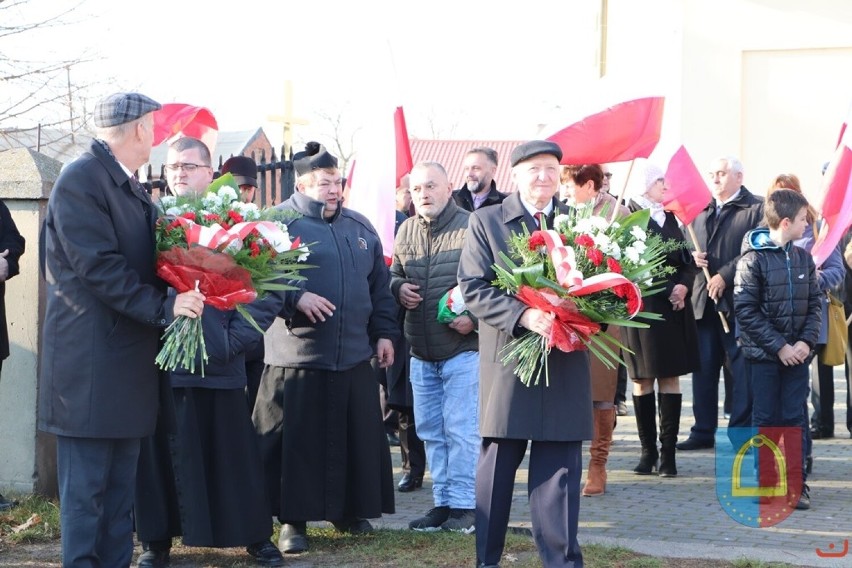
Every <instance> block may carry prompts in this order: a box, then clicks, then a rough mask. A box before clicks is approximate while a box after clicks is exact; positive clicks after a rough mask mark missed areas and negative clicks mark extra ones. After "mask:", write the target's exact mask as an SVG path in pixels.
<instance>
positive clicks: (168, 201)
mask: <svg viewBox="0 0 852 568" xmlns="http://www.w3.org/2000/svg"><path fill="white" fill-rule="evenodd" d="M175 205H177V198H176V197H175V196H174V195H164V196H162V197H161V198H160V208H161V209H162V210H163V211H166V210H168V209H169V208H170V207H174V206H175Z"/></svg>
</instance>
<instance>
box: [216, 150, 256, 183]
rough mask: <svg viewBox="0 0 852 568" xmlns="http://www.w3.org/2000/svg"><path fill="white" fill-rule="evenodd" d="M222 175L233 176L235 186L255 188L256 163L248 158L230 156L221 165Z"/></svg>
mask: <svg viewBox="0 0 852 568" xmlns="http://www.w3.org/2000/svg"><path fill="white" fill-rule="evenodd" d="M222 173H223V174H227V173H230V174H231V175H232V176H234V181H236V182H237V185H252V186H254V187H257V163H256V162H255V161H254V160H252V159H251V158H249V157H248V156H231V157H230V158H228V159H227V160H225V163H224V164H222Z"/></svg>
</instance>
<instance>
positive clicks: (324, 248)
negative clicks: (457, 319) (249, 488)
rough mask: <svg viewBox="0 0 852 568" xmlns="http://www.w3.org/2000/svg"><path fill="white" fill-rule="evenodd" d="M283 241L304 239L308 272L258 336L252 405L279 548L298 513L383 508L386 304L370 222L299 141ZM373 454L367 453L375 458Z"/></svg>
mask: <svg viewBox="0 0 852 568" xmlns="http://www.w3.org/2000/svg"><path fill="white" fill-rule="evenodd" d="M293 161H294V166H295V168H296V175H297V176H298V177H297V179H296V192H295V193H294V194H293V195H292V196H291V197H290V198H289V199H287V200H286V201H285V202H284V203H282V204H281V205H279V206H278V208H279V209H282V210H285V211H290V212H295V213H297V214H298V215H295V216H293V218H292V220H291V221H289V222H288V230H289V232H290V235H291V236H293V237H299V238H300V239H301V241H302V242H303V243H313V244H312V245H311V257H310V259H309V262H310V263H311V264H312V265H315V266H316V268H313V269H311V270H310V271H306V272H305V276H306V278H307V279H306V280H299V281H294V282H291V284H293V285H294V286H296V287H297V288H298V290H296V291H294V292H292V293H291V294H288V300H287V303H286V304H285V306H284V309H283V310H282V312H281V317H279V318H278V319H276V321H275V323H273V324H272V327H270V328H269V330H268V331H267V333H266V336H265V340H264V349H265V351H266V356H265V361H266V367H265V369H264V372H263V377H262V379H261V384H260V390H259V391H258V394H257V402H256V404H255V408H254V416H253V418H254V423H255V428H256V429H257V431H258V433H259V434H260V436H261V451H262V453H263V454H264V456H263V457H264V461H265V463H266V468H267V470H266V475H267V479H268V480H270V487H268V489H269V495H270V497H271V499H272V509H273V511H274V513H275V514H277V515H278V518H279V520H280V521H281V523H282V524H283V526H282V527H281V534H280V538H279V540H278V546H279V548H280V549H281V552H284V553H297V552H302V551H304V550H306V549H307V547H308V541H307V536H306V533H305V526H306V523H307V522H308V521H321V520H327V521H331V522H332V523H333V524H334V526H335V527H336V528H337V529H338V530H339V531H341V532H353V533H360V532H368V531H370V530H372V526H371V525H370V523H369V522H368V521H367V519H373V518H377V517H380V516H381V515H382V514H383V513H393V512H394V491H393V468H392V466H391V458H390V449H389V447H388V444H387V438H386V437H385V434H384V428H383V425H382V415H381V408H380V405H379V391H378V387H379V385H378V384H377V382H376V379H375V374H374V371H373V369H372V367H371V365H370V359H371V358H373V357H376V358H377V360H378V364H379V366H380V367H381V368H387V367H389V366H390V365H392V364H393V360H394V350H393V340H394V339H396V338H397V337H398V336H399V333H400V331H399V326H398V324H397V321H396V314H397V304H396V301H395V300H394V299H393V296H391V292H390V272H389V271H388V267H387V265H386V264H385V259H384V254H383V252H382V244H381V241H380V240H379V236H378V235H377V234H376V230H375V229H374V228H373V226H372V225H371V224H370V222H369V221H368V220H367V219H366V217H364V216H363V215H361V214H359V213H356V212H354V211H352V210H350V209H347V208H345V207H343V205H342V203H341V201H342V196H343V179H342V177H341V175H340V170H339V169H338V168H337V159H336V158H335V157H334V156H332V155H331V154H329V153H328V152H327V151H326V149H325V148H323V147H322V146H321V145H320V144H317V143H311V144H309V145H308V148H307V149H306V151H305V152H303V153H299V154H297V155H295V156H293ZM377 458H378V459H377Z"/></svg>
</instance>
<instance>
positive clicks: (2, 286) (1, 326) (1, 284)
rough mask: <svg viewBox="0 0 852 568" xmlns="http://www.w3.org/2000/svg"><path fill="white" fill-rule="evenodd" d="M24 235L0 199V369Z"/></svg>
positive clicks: (0, 507) (5, 504)
mask: <svg viewBox="0 0 852 568" xmlns="http://www.w3.org/2000/svg"><path fill="white" fill-rule="evenodd" d="M24 246H25V242H24V237H22V236H21V233H19V232H18V227H17V226H15V221H14V220H13V219H12V214H11V213H10V212H9V208H8V207H6V204H5V203H3V202H2V201H0V369H2V368H3V360H4V359H6V358H7V357H8V356H9V331H8V329H6V300H5V297H6V280H8V279H9V278H12V277H13V276H16V275H17V274H18V259H19V258H21V255H22V254H24ZM12 505H14V502H13V501H9V500H7V499H6V498H5V497H3V495H0V511H5V510H7V509H10V508H12Z"/></svg>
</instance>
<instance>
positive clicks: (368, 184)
mask: <svg viewBox="0 0 852 568" xmlns="http://www.w3.org/2000/svg"><path fill="white" fill-rule="evenodd" d="M389 118H390V116H387V115H385V116H382V117H380V118H377V119H375V120H373V121H372V122H371V126H370V127H368V131H367V132H365V136H364V138H363V139H362V143H361V149H359V151H358V154H357V157H356V159H355V160H353V161H352V165H351V167H350V168H349V176H348V177H347V181H346V187H347V192H346V195H347V197H346V207H348V208H350V209H352V210H354V211H358V212H359V213H361V214H362V215H364V216H365V217H367V219H369V221H370V222H371V223H372V224H373V227H375V229H376V232H377V233H378V234H379V238H380V239H381V241H382V250H383V251H384V256H385V260H386V261H387V262H388V263H390V260H391V259H392V258H393V233H394V225H395V224H396V188H397V187H399V180H400V179H402V177H403V176H404V175H405V174H407V173H408V172H410V171H411V168H412V167H413V163H412V159H411V144H410V143H409V141H408V130H407V128H406V126H405V114H404V113H403V110H402V107H401V106H398V107H396V110H395V111H394V113H393V122H391V121H390V120H388V119H389Z"/></svg>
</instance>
